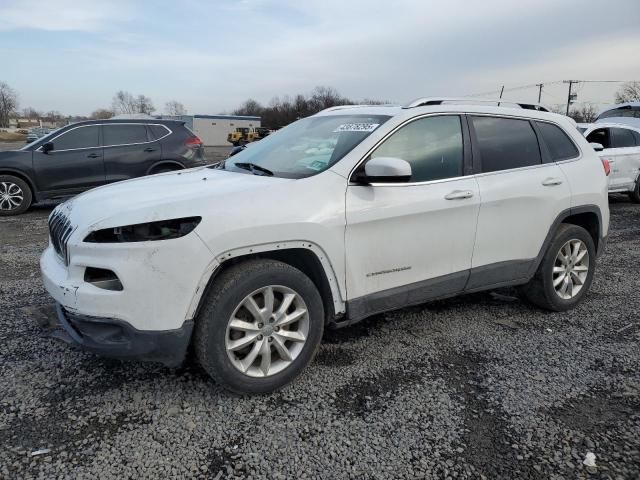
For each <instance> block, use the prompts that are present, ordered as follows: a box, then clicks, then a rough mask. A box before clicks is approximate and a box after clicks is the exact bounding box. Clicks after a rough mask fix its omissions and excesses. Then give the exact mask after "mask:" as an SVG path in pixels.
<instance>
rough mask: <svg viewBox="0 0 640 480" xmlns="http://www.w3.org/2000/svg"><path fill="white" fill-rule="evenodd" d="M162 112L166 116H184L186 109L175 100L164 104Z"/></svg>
mask: <svg viewBox="0 0 640 480" xmlns="http://www.w3.org/2000/svg"><path fill="white" fill-rule="evenodd" d="M164 111H165V113H166V114H167V115H186V114H187V109H186V108H184V105H183V104H182V103H180V102H178V101H177V100H170V101H168V102H167V103H165V104H164Z"/></svg>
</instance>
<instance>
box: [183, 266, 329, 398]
mask: <svg viewBox="0 0 640 480" xmlns="http://www.w3.org/2000/svg"><path fill="white" fill-rule="evenodd" d="M323 327H324V309H323V305H322V299H321V298H320V294H319V292H318V290H317V288H316V287H315V285H314V284H313V282H312V281H311V280H310V279H309V278H308V277H307V276H306V275H305V274H304V273H302V272H301V271H300V270H298V269H296V268H294V267H292V266H290V265H288V264H285V263H282V262H277V261H274V260H266V259H265V260H249V261H246V262H243V263H240V264H237V265H235V266H233V267H231V268H229V269H228V270H226V271H224V272H223V273H222V274H220V277H219V278H217V279H216V280H215V283H214V284H213V286H212V288H211V291H210V292H209V294H208V296H207V298H206V300H205V304H204V306H203V308H202V310H201V312H200V314H199V315H198V318H197V319H196V330H195V338H194V342H195V350H196V355H197V357H198V359H199V360H200V363H201V364H202V365H203V367H204V368H205V370H206V371H207V372H208V373H209V374H210V375H211V376H212V377H213V378H214V379H215V380H216V381H217V382H218V383H220V384H221V385H223V386H224V387H226V388H228V389H229V390H232V391H234V392H237V393H264V392H270V391H273V390H277V389H278V388H281V387H283V386H284V385H286V384H287V383H289V382H291V381H292V380H293V379H295V378H296V377H297V376H298V375H299V374H300V373H301V372H302V370H303V369H304V368H305V367H306V366H307V365H308V364H309V363H310V362H311V360H312V359H313V356H314V355H315V352H316V350H317V348H318V345H319V344H320V340H321V338H322V332H323Z"/></svg>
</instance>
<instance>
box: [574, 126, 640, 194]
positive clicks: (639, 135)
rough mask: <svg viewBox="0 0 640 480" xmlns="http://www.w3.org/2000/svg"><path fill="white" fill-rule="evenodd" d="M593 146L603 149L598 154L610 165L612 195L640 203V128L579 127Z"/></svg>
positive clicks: (610, 191) (610, 189)
mask: <svg viewBox="0 0 640 480" xmlns="http://www.w3.org/2000/svg"><path fill="white" fill-rule="evenodd" d="M578 128H579V129H580V130H581V131H582V133H583V135H584V136H585V137H586V138H587V141H588V142H589V143H598V144H600V145H602V147H603V150H602V151H600V152H598V153H599V155H600V157H601V158H602V159H603V160H608V161H609V166H610V168H611V174H610V175H609V193H627V194H629V197H630V198H631V200H632V201H633V202H635V203H640V126H639V127H632V126H629V125H623V124H620V123H606V122H597V123H592V124H590V125H587V126H586V127H583V128H584V130H582V128H581V127H580V125H579V127H578Z"/></svg>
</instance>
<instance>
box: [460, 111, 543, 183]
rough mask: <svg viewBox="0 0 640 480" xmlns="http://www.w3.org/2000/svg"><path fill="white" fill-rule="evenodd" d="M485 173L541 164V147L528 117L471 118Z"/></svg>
mask: <svg viewBox="0 0 640 480" xmlns="http://www.w3.org/2000/svg"><path fill="white" fill-rule="evenodd" d="M471 122H472V123H473V128H474V130H475V132H476V137H477V140H478V149H479V151H480V161H481V163H482V171H483V172H496V171H500V170H508V169H511V168H520V167H529V166H532V165H539V164H541V163H542V158H541V156H540V146H539V145H538V138H537V137H536V133H535V132H534V130H533V127H532V126H531V124H530V123H529V121H528V120H518V119H513V118H498V117H471Z"/></svg>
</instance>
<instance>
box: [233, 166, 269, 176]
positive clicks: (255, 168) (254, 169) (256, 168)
mask: <svg viewBox="0 0 640 480" xmlns="http://www.w3.org/2000/svg"><path fill="white" fill-rule="evenodd" d="M234 165H235V166H236V167H238V168H242V169H244V170H249V171H250V172H251V173H253V174H254V175H258V174H257V173H256V172H262V174H264V175H267V176H269V177H273V172H272V171H271V170H269V169H268V168H264V167H261V166H260V165H256V164H255V163H249V162H236V163H234Z"/></svg>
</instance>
